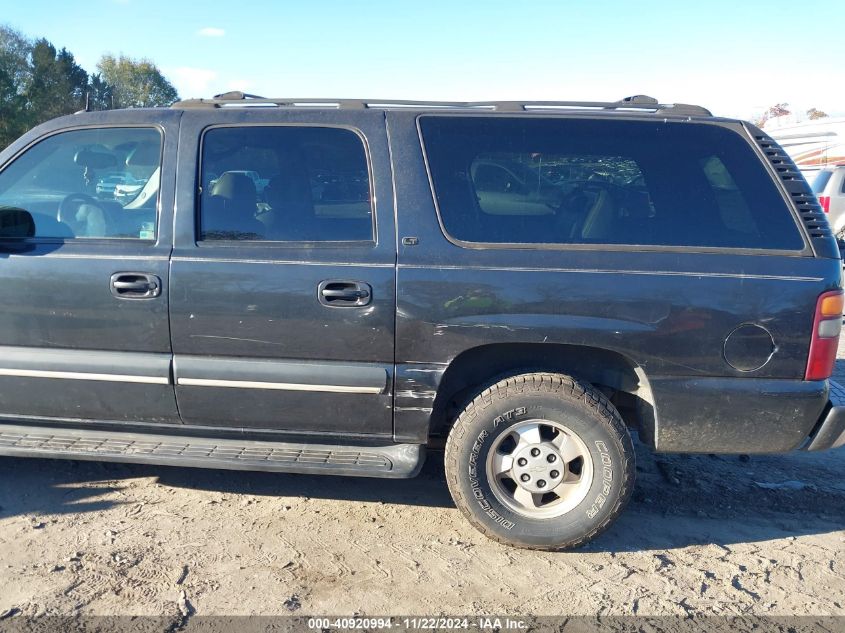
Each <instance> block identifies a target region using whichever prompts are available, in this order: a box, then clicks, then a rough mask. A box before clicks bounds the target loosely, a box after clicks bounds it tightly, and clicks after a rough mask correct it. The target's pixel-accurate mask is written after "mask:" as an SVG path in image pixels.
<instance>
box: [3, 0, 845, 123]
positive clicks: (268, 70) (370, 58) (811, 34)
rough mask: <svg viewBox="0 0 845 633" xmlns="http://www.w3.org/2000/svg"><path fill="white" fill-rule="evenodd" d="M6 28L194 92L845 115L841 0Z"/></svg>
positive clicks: (115, 20)
mask: <svg viewBox="0 0 845 633" xmlns="http://www.w3.org/2000/svg"><path fill="white" fill-rule="evenodd" d="M0 23H4V24H7V25H9V26H12V27H13V28H16V29H18V30H19V31H21V32H23V33H24V34H25V35H28V36H30V37H36V36H37V37H41V36H43V37H46V38H47V39H48V40H50V41H51V42H52V43H53V44H55V45H56V46H57V47H62V46H64V47H67V48H68V50H70V51H71V52H72V53H73V54H74V55H75V56H76V58H77V61H78V62H79V63H80V64H81V65H82V66H83V67H84V68H85V69H86V70H88V71H89V72H92V71H94V69H95V68H96V63H97V60H98V59H99V58H100V56H101V55H102V54H104V53H113V54H121V53H123V54H126V55H128V56H130V57H133V58H139V57H143V58H148V59H150V60H152V61H153V62H155V63H156V64H157V65H158V66H159V68H161V69H162V71H163V72H164V74H165V75H166V76H167V78H168V79H169V80H170V81H171V82H172V83H173V84H174V86H175V87H176V89H177V90H178V91H179V94H180V96H181V97H183V98H187V97H208V96H211V95H213V94H215V93H219V92H225V91H227V90H243V91H245V92H251V93H255V94H259V95H262V96H268V97H336V98H337V97H360V98H370V99H386V98H391V99H420V100H438V99H439V100H520V99H521V100H576V101H578V100H590V101H595V100H598V101H615V100H617V99H619V98H622V97H625V96H628V95H634V94H647V95H651V96H654V97H656V98H658V99H659V100H660V101H661V102H664V103H670V102H676V103H696V104H699V105H704V106H705V107H708V108H710V109H711V110H712V111H713V112H714V113H715V114H717V115H723V116H736V117H741V118H752V117H754V116H755V115H757V114H759V113H760V112H762V111H763V110H764V109H765V108H767V107H768V106H770V105H773V104H775V103H782V102H786V103H789V104H791V106H792V109H793V110H794V111H800V112H803V111H805V110H807V109H808V108H810V107H816V108H819V109H821V110H824V111H826V112H828V113H829V114H831V115H843V116H845V31H843V25H845V2H843V1H842V0H802V1H801V2H795V1H790V2H785V1H782V0H770V1H767V2H760V1H759V0H708V2H683V1H680V2H679V1H677V0H675V1H673V2H658V1H653V0H552V1H545V0H509V1H502V0H483V1H481V0H478V1H471V2H470V1H463V0H424V1H423V2H420V1H419V0H417V1H415V2H407V1H403V0H393V1H391V0H362V1H359V2H355V1H353V0H346V1H339V0H338V1H334V0H333V1H329V0H325V1H320V0H300V1H298V2H287V1H282V0H277V1H275V2H274V1H270V0H262V1H251V0H240V2H233V1H232V0H204V1H203V2H193V1H190V0H71V1H61V2H60V1H58V0H52V1H49V0H25V1H24V0H0Z"/></svg>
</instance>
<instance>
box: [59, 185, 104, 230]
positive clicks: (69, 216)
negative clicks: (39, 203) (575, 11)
mask: <svg viewBox="0 0 845 633" xmlns="http://www.w3.org/2000/svg"><path fill="white" fill-rule="evenodd" d="M83 204H87V205H91V206H93V207H96V209H97V210H98V211H99V213H98V214H97V216H99V220H100V222H102V219H103V215H104V212H103V207H102V206H101V205H100V203H99V202H98V201H97V199H96V198H94V197H92V196H89V195H88V194H87V193H72V194H69V195H67V196H65V198H64V200H62V201H61V203H59V213H58V217H57V218H56V219H57V220H58V221H59V222H63V223H65V224H66V225H68V226H69V227H70V228H71V231H73V234H74V235H75V236H77V237H102V236H98V235H90V234H89V233H90V231H89V229H90V228H91V225H92V222H91V218H88V217H82V218H80V217H79V207H80V206H82V205H83ZM98 232H99V231H98ZM103 232H104V231H103Z"/></svg>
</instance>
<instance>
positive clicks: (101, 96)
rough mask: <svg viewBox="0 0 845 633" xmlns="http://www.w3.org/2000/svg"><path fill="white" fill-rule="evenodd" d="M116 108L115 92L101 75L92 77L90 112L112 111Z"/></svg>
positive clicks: (89, 83) (90, 83) (89, 101)
mask: <svg viewBox="0 0 845 633" xmlns="http://www.w3.org/2000/svg"><path fill="white" fill-rule="evenodd" d="M113 107H114V90H113V88H112V87H111V86H110V85H109V84H107V83H106V81H105V80H104V79H103V77H102V75H101V74H100V73H94V74H92V75H91V79H90V81H89V82H88V108H89V109H90V110H111V109H112V108H113Z"/></svg>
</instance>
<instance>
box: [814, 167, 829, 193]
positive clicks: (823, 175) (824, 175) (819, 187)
mask: <svg viewBox="0 0 845 633" xmlns="http://www.w3.org/2000/svg"><path fill="white" fill-rule="evenodd" d="M832 175H833V172H832V171H827V170H825V169H822V170H821V171H820V172H819V173H818V174H816V177H815V179H814V180H813V185H812V186H813V193H815V194H819V193H822V192H823V191H824V188H825V187H827V183H829V182H830V177H831V176H832Z"/></svg>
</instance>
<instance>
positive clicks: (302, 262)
mask: <svg viewBox="0 0 845 633" xmlns="http://www.w3.org/2000/svg"><path fill="white" fill-rule="evenodd" d="M280 243H281V242H280ZM345 243H348V242H345ZM367 243H369V242H367ZM170 261H173V262H211V263H214V264H274V265H277V266H352V267H355V266H357V267H359V268H393V267H394V264H384V263H379V262H374V263H359V262H323V261H314V260H288V259H247V258H243V259H234V258H225V257H178V256H177V257H171V258H170Z"/></svg>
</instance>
